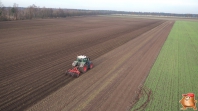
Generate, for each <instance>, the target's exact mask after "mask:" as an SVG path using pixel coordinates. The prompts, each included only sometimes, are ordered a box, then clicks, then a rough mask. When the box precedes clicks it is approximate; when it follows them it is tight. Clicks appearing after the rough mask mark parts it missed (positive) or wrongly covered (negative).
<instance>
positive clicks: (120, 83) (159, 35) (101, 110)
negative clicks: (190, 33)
mask: <svg viewBox="0 0 198 111" xmlns="http://www.w3.org/2000/svg"><path fill="white" fill-rule="evenodd" d="M173 24H174V22H173V21H167V22H165V23H162V24H161V25H159V26H157V27H155V28H153V29H152V30H150V31H148V32H146V33H144V34H142V35H140V36H138V37H136V38H134V39H132V40H130V41H129V42H127V43H125V44H124V45H122V46H120V47H118V48H116V49H114V50H112V51H110V52H108V53H106V54H104V55H102V56H100V57H98V58H97V59H95V60H94V61H93V62H94V63H95V64H96V66H95V68H93V69H92V70H90V71H88V72H87V73H86V74H84V75H82V76H81V77H80V78H78V79H75V80H74V81H71V82H70V83H69V84H67V85H66V86H64V87H63V88H61V89H60V90H58V91H56V92H54V93H53V94H51V95H49V96H48V97H46V98H45V99H43V100H41V101H40V102H38V103H37V104H35V105H34V106H32V107H30V108H29V109H27V110H30V111H38V110H39V111H42V110H50V111H60V110H62V111H72V110H74V111H75V110H84V111H125V110H128V108H130V107H129V106H130V102H132V101H133V98H134V97H135V91H136V90H137V89H138V86H139V85H140V84H141V83H142V82H143V81H144V79H145V78H146V77H147V75H148V73H149V70H150V68H151V67H152V65H153V63H154V62H155V59H156V57H157V55H158V53H159V51H160V49H161V47H162V45H163V43H164V42H165V40H166V38H167V36H168V34H169V32H170V30H171V28H172V25H173ZM132 35H133V32H131V33H128V34H125V35H122V36H121V37H122V38H123V37H125V36H132ZM115 43H116V42H115Z"/></svg>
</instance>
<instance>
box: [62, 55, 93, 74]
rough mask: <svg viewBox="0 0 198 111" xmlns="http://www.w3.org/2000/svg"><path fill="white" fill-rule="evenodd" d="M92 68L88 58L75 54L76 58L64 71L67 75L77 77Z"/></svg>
mask: <svg viewBox="0 0 198 111" xmlns="http://www.w3.org/2000/svg"><path fill="white" fill-rule="evenodd" d="M92 68H93V63H92V62H91V61H90V58H89V57H87V56H85V55H80V56H77V60H76V61H74V62H73V63H72V68H71V69H69V70H67V71H66V74H67V75H70V76H75V77H79V76H80V74H82V73H85V72H87V70H88V69H92Z"/></svg>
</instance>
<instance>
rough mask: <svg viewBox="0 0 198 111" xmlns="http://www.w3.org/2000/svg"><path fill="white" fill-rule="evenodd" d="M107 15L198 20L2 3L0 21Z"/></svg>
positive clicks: (195, 15) (165, 14) (185, 15)
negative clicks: (6, 4) (10, 5)
mask: <svg viewBox="0 0 198 111" xmlns="http://www.w3.org/2000/svg"><path fill="white" fill-rule="evenodd" d="M107 14H132V15H154V16H176V17H193V18H198V14H172V13H163V12H160V13H156V12H126V11H112V10H80V9H61V8H46V7H42V8H41V7H39V6H36V5H35V4H33V5H30V6H28V7H27V8H24V7H19V5H18V4H16V3H14V4H13V7H4V6H3V4H2V2H1V1H0V21H7V20H25V19H36V18H58V17H70V16H84V15H107Z"/></svg>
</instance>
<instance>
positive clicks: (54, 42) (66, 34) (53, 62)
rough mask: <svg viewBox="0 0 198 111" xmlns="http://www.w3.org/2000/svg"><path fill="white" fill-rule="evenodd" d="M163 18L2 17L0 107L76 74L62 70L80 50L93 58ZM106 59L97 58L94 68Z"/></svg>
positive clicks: (34, 96) (20, 104) (17, 105)
mask: <svg viewBox="0 0 198 111" xmlns="http://www.w3.org/2000/svg"><path fill="white" fill-rule="evenodd" d="M164 22H165V21H161V20H146V19H130V18H113V17H81V18H72V19H71V18H67V19H48V20H32V21H28V20H27V21H12V22H1V23H0V32H1V36H0V54H1V55H0V110H1V111H10V110H12V111H13V110H23V109H25V108H27V107H29V106H31V105H32V104H35V103H36V102H38V101H39V100H41V99H43V98H44V97H46V96H47V95H49V94H51V93H53V92H54V91H56V90H58V89H59V88H60V87H63V86H65V85H66V86H67V85H68V83H70V82H71V81H73V80H75V81H76V80H78V79H74V78H70V77H67V76H65V75H64V72H65V71H66V70H67V69H69V68H70V67H71V63H72V62H73V60H74V59H75V58H76V55H79V54H85V55H88V56H89V57H90V58H91V59H92V60H94V61H95V59H97V58H99V57H101V56H102V55H104V54H106V53H108V52H109V51H112V50H113V49H115V48H117V47H119V46H121V45H123V44H125V43H127V42H129V41H131V40H133V39H135V38H137V37H138V36H139V35H141V34H143V33H145V32H147V31H149V30H151V29H153V28H155V27H156V26H159V25H160V24H162V23H164ZM136 44H137V45H138V43H136ZM134 47H135V46H134ZM115 56H116V55H115ZM116 57H118V56H116ZM105 61H107V59H105V58H104V59H101V60H100V61H98V62H97V61H95V63H94V64H95V68H94V69H97V68H99V67H98V66H99V65H100V64H102V63H103V62H105ZM109 65H111V63H109ZM107 68H108V67H107ZM100 70H101V69H98V70H97V71H96V72H100ZM89 72H90V71H88V73H89ZM85 75H86V74H85ZM107 76H108V75H107ZM82 77H83V76H82ZM96 77H97V76H96ZM80 78H81V76H80ZM89 78H90V79H91V78H93V77H92V76H91V77H87V78H86V79H85V78H84V80H85V81H89V80H90V79H89ZM98 79H99V78H98ZM102 80H103V79H101V81H102ZM80 84H81V83H80ZM85 85H86V83H85ZM74 89H76V88H75V86H74ZM89 93H90V92H89ZM85 94H86V93H85ZM74 96H75V95H74Z"/></svg>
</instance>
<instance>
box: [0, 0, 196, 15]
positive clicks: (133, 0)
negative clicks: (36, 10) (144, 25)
mask: <svg viewBox="0 0 198 111" xmlns="http://www.w3.org/2000/svg"><path fill="white" fill-rule="evenodd" d="M0 1H1V2H2V4H3V5H4V6H5V7H8V6H13V4H14V3H16V4H18V6H19V7H28V6H30V5H32V4H35V5H36V6H39V7H46V8H72V9H89V10H116V11H131V12H164V13H179V14H189V13H190V14H198V0H0Z"/></svg>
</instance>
